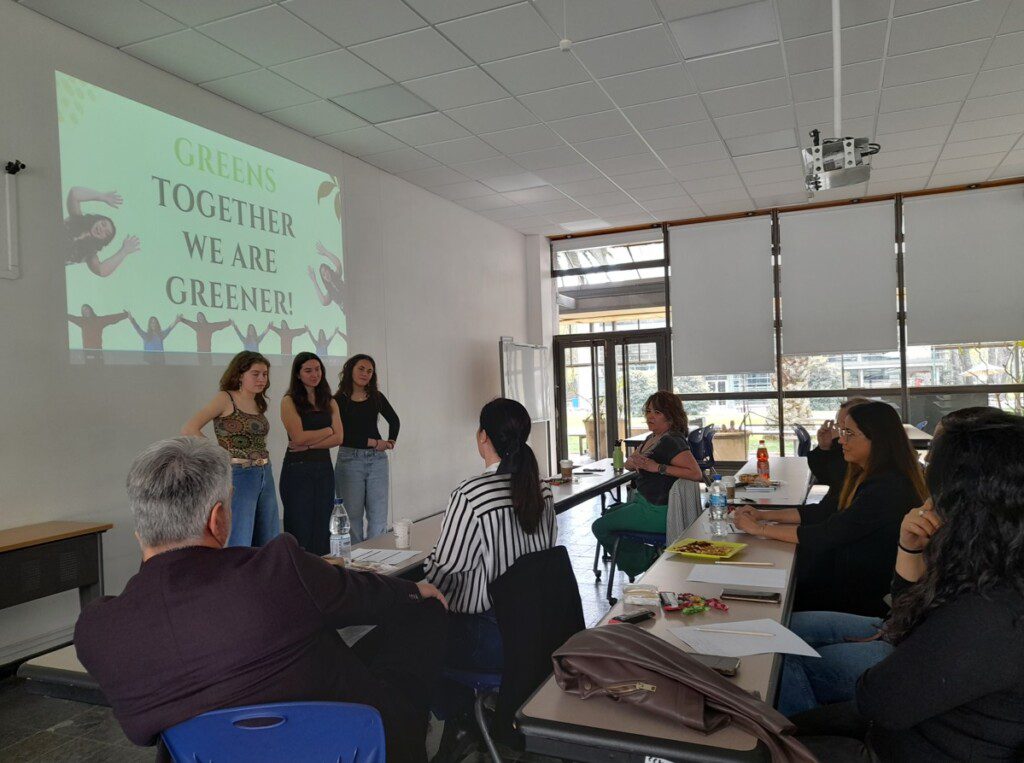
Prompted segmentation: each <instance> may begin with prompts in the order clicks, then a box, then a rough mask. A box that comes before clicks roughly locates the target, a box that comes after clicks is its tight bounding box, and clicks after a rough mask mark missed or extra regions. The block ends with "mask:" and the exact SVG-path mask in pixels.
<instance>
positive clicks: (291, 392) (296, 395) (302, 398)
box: [285, 352, 331, 413]
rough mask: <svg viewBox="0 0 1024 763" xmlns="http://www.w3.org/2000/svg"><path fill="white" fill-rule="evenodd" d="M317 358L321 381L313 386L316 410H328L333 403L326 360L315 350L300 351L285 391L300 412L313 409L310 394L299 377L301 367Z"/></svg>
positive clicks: (293, 363) (293, 364)
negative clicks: (325, 365) (325, 364)
mask: <svg viewBox="0 0 1024 763" xmlns="http://www.w3.org/2000/svg"><path fill="white" fill-rule="evenodd" d="M311 360H315V361H316V362H317V363H319V364H320V383H319V384H317V385H316V387H314V388H313V397H314V398H315V399H316V410H318V411H324V410H327V409H328V408H329V407H330V405H331V385H330V384H329V383H328V381H327V369H326V368H324V362H323V361H322V360H320V356H319V355H317V354H316V353H315V352H300V353H299V354H298V355H296V356H295V360H293V361H292V375H291V377H290V379H289V381H288V391H287V392H286V393H285V394H286V395H288V397H290V398H291V399H292V402H293V403H295V410H297V411H299V412H300V413H301V412H303V411H311V410H313V407H314V406H313V405H311V404H310V402H309V395H308V394H307V393H306V385H305V384H303V383H302V379H300V378H299V369H301V368H302V367H303V366H304V365H306V363H308V362H309V361H311Z"/></svg>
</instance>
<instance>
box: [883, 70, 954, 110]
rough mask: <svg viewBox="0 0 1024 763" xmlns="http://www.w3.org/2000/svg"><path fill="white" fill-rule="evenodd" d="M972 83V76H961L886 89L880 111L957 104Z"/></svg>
mask: <svg viewBox="0 0 1024 763" xmlns="http://www.w3.org/2000/svg"><path fill="white" fill-rule="evenodd" d="M973 81H974V77H973V76H972V75H970V74H961V75H960V76H959V77H946V78H945V79H937V80H932V81H931V82H915V83H912V84H910V85H899V86H897V87H887V88H885V89H884V90H882V104H881V107H880V111H881V112H882V113H883V114H884V113H885V112H887V111H901V110H903V109H917V108H920V107H922V106H935V105H938V104H940V103H959V102H960V101H962V100H963V99H964V98H965V97H966V96H967V90H968V89H969V88H970V87H971V82H973Z"/></svg>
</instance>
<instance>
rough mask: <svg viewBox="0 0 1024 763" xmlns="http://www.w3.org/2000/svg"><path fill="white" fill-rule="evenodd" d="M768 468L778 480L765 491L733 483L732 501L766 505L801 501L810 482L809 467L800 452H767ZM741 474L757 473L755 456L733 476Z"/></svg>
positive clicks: (792, 504)
mask: <svg viewBox="0 0 1024 763" xmlns="http://www.w3.org/2000/svg"><path fill="white" fill-rule="evenodd" d="M768 472H769V474H770V475H771V478H772V479H773V480H779V482H781V483H782V484H781V485H779V486H778V487H777V488H775V489H774V490H769V491H765V492H762V491H760V490H756V491H751V490H745V489H743V488H741V487H740V485H737V486H736V501H735V502H734V503H735V505H737V506H743V505H744V504H747V505H750V506H764V507H765V508H768V509H783V508H794V507H797V506H803V505H804V502H805V501H806V500H807V490H808V488H809V487H810V484H811V469H810V467H809V466H807V459H806V458H805V457H804V456H769V457H768ZM741 474H757V459H756V458H751V459H750V460H749V461H747V463H746V464H744V465H743V468H742V469H740V470H739V471H738V472H736V476H737V477H738V476H739V475H741ZM743 498H749V499H751V500H752V501H753V503H750V502H749V501H743V500H741V499H743Z"/></svg>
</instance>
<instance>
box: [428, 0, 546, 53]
mask: <svg viewBox="0 0 1024 763" xmlns="http://www.w3.org/2000/svg"><path fill="white" fill-rule="evenodd" d="M437 28H438V30H440V31H441V32H443V33H444V35H445V36H446V37H447V38H448V39H450V40H451V41H452V42H454V43H455V44H456V45H458V46H459V48H461V49H462V50H464V51H465V52H466V53H467V54H468V55H470V56H472V58H473V60H474V61H476V62H477V63H485V62H487V61H496V60H498V59H500V58H510V57H511V56H518V55H522V54H523V53H532V52H534V51H537V50H544V49H545V48H550V47H552V46H555V45H557V44H558V37H557V36H555V34H554V33H553V32H552V31H551V29H550V28H549V27H548V25H547V24H546V23H545V22H544V19H543V18H541V16H540V14H539V13H537V11H536V10H535V9H534V7H533V6H532V5H531V4H530V3H520V4H518V5H511V6H507V7H503V8H499V9H497V10H493V11H487V12H485V13H479V14H477V15H475V16H466V17H463V18H460V19H455V20H454V21H447V22H445V23H443V24H439V25H438V27H437ZM563 55H564V54H563Z"/></svg>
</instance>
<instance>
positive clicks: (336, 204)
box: [334, 193, 341, 221]
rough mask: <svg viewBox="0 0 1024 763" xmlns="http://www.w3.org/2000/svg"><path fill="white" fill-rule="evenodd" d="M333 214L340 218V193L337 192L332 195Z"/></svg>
mask: <svg viewBox="0 0 1024 763" xmlns="http://www.w3.org/2000/svg"><path fill="white" fill-rule="evenodd" d="M334 214H336V215H337V216H338V220H339V221H340V220H341V194H340V193H339V194H338V195H337V196H335V197H334Z"/></svg>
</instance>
